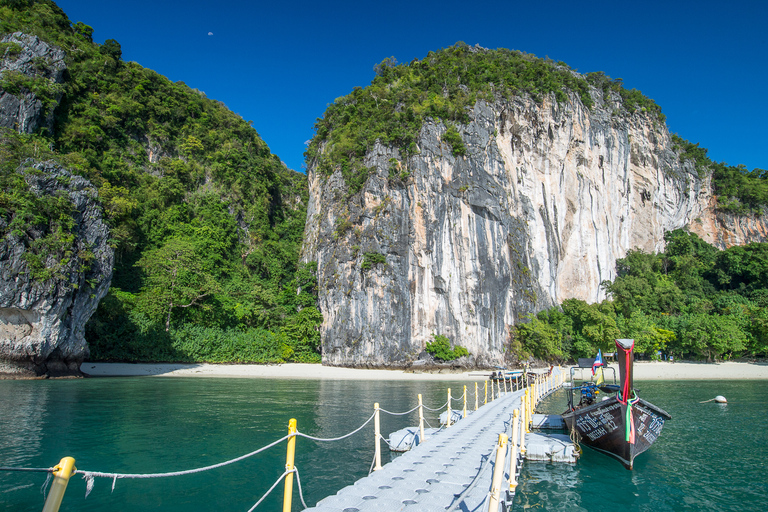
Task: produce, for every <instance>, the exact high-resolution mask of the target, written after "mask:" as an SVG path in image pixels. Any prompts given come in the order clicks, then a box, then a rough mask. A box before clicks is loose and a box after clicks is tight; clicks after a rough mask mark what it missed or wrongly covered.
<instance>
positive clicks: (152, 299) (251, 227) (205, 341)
mask: <svg viewBox="0 0 768 512" xmlns="http://www.w3.org/2000/svg"><path fill="white" fill-rule="evenodd" d="M16 31H21V32H24V33H27V34H33V35H37V36H38V37H40V39H42V40H43V41H45V42H47V43H49V44H52V45H56V46H58V47H60V48H62V49H64V50H65V51H66V55H67V57H66V63H67V66H68V70H67V72H66V75H65V83H64V84H63V85H62V86H55V87H54V86H51V85H50V84H49V85H48V88H49V89H51V90H49V91H46V90H44V89H45V87H46V83H45V82H41V83H39V84H34V83H19V80H16V81H15V82H13V83H12V81H11V79H10V78H6V79H4V80H3V82H2V83H0V87H2V88H3V89H4V90H6V91H8V92H13V91H18V90H23V89H24V88H27V89H32V88H33V87H35V88H36V92H37V91H39V92H41V94H43V96H44V97H46V96H45V94H46V93H47V97H48V98H55V96H56V94H57V93H62V94H63V96H62V100H61V104H60V105H59V106H58V108H57V109H56V111H55V120H56V121H55V129H54V133H53V134H49V133H39V134H35V135H33V136H26V135H18V134H16V133H13V132H9V131H5V132H3V133H2V134H0V137H2V148H3V150H2V153H1V154H0V165H2V181H3V183H2V184H3V196H2V202H1V203H0V207H2V211H0V214H2V215H3V217H4V219H6V221H8V222H9V223H12V224H13V226H16V227H18V226H19V225H20V223H22V220H23V219H26V220H25V221H24V222H26V224H25V225H24V226H22V228H25V227H26V228H33V227H34V226H35V224H36V223H37V224H39V225H43V224H45V223H46V222H47V220H46V219H43V218H41V217H40V216H35V215H34V212H31V214H29V215H25V209H27V210H30V209H32V210H33V209H34V208H35V206H34V205H31V204H30V203H29V201H23V200H21V199H19V198H20V197H22V196H23V195H24V192H23V190H21V189H22V188H23V185H24V183H23V181H22V180H18V179H14V176H15V175H14V171H15V169H17V168H18V167H19V166H20V164H21V163H22V162H23V161H24V159H25V158H27V157H35V158H37V159H54V160H57V161H58V162H60V163H62V164H63V165H65V166H66V167H68V168H69V169H71V170H72V171H73V172H75V173H77V174H80V175H82V176H84V177H86V178H88V179H89V180H91V181H92V182H93V183H94V185H96V186H97V187H98V189H99V196H100V198H101V201H102V204H103V207H104V213H105V215H106V217H107V218H108V222H109V224H110V227H111V232H112V236H113V245H114V247H115V252H116V257H115V260H116V268H115V273H114V279H113V281H112V288H111V290H110V292H109V295H108V296H107V297H106V298H105V299H104V300H102V302H101V304H100V305H99V309H98V311H97V313H96V315H94V317H93V318H92V319H91V321H90V322H89V324H88V326H87V332H86V338H87V340H88V341H89V344H90V347H91V352H92V356H93V358H95V359H117V360H181V361H281V360H297V361H316V360H319V354H318V349H317V346H318V343H319V333H318V332H317V331H316V329H315V327H316V326H317V324H318V322H319V321H320V320H321V316H320V313H319V312H318V310H317V308H316V307H315V295H314V283H315V277H314V273H313V268H312V266H311V265H308V266H301V265H299V263H298V251H299V248H300V244H301V238H302V234H303V228H304V221H305V218H306V202H307V197H308V191H307V182H306V176H305V175H303V174H301V173H297V172H294V171H291V170H289V169H287V168H286V167H285V165H284V164H283V163H281V162H280V160H279V158H278V157H277V156H275V155H273V154H271V153H270V150H269V148H268V147H267V145H266V144H265V143H264V141H263V140H262V139H261V138H260V137H259V135H258V133H257V132H256V131H255V130H254V129H253V127H251V126H250V124H249V123H248V122H246V121H244V120H243V119H242V118H240V117H239V116H237V115H235V114H234V113H232V112H231V111H230V110H228V109H227V108H226V107H225V106H224V105H223V104H222V103H220V102H217V101H214V100H210V99H208V98H206V97H205V95H204V94H203V93H201V92H199V91H197V90H194V89H191V88H190V87H188V86H186V85H185V84H184V83H182V82H177V83H172V82H170V81H169V80H167V79H166V78H165V77H163V76H161V75H159V74H157V73H155V72H154V71H152V70H149V69H146V68H143V67H141V66H140V65H139V64H136V63H133V62H124V61H122V60H121V48H120V44H119V43H118V42H117V41H115V40H112V39H108V40H106V41H105V43H104V44H102V45H98V44H95V43H94V42H93V41H92V34H93V29H92V28H91V27H89V26H87V25H85V24H83V23H81V22H77V23H74V24H73V23H72V22H71V21H70V20H69V19H68V18H67V16H66V15H65V14H64V12H63V11H62V10H61V9H60V8H59V7H58V6H56V5H55V4H54V3H53V2H51V1H48V0H2V1H0V33H2V34H7V33H11V32H16ZM6 46H9V45H6ZM2 50H3V51H6V50H8V48H3V49H2ZM10 51H13V48H10ZM11 78H13V77H11ZM41 87H42V89H41ZM54 104H55V103H54ZM27 213H30V212H27ZM13 222H15V223H13ZM9 225H10V224H9ZM66 225H67V222H66V219H64V220H63V221H61V222H59V223H58V224H57V226H63V228H62V229H58V228H57V229H54V230H52V233H53V234H52V235H51V236H53V237H55V236H58V237H59V239H61V240H64V239H66V237H67V229H66ZM21 231H23V229H22V230H21ZM57 233H58V234H57ZM4 234H5V233H3V235H4ZM49 245H50V247H54V248H55V247H56V244H55V243H52V244H49ZM50 247H49V248H48V249H47V250H48V252H49V253H50V254H54V253H55V251H54V250H53V249H50ZM56 254H58V253H56ZM58 257H65V255H64V254H63V253H62V254H58ZM38 277H39V278H40V279H45V278H47V277H50V276H49V275H48V274H45V272H43V270H41V271H40V273H39V275H38ZM297 291H298V292H299V293H298V294H297Z"/></svg>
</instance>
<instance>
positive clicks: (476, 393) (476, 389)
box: [475, 382, 477, 410]
mask: <svg viewBox="0 0 768 512" xmlns="http://www.w3.org/2000/svg"><path fill="white" fill-rule="evenodd" d="M475 410H477V382H475Z"/></svg>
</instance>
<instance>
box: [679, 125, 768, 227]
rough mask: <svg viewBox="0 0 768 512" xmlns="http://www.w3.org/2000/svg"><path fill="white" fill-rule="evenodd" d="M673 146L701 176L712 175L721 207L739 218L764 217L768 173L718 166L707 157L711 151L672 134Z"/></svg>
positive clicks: (714, 188)
mask: <svg viewBox="0 0 768 512" xmlns="http://www.w3.org/2000/svg"><path fill="white" fill-rule="evenodd" d="M672 143H673V147H674V148H675V149H677V150H678V151H679V152H680V158H681V159H683V160H690V161H692V162H693V163H694V165H695V166H696V169H697V171H698V173H699V176H705V175H710V174H711V175H712V189H713V191H714V193H715V195H716V196H717V208H718V209H719V210H721V211H724V212H729V213H733V214H736V215H762V214H763V213H765V211H766V207H768V171H766V170H764V169H758V168H755V169H752V170H751V171H749V170H747V168H746V167H745V166H743V165H728V164H726V163H723V162H720V163H716V162H713V161H712V160H710V159H709V157H708V156H707V149H706V148H702V147H699V145H698V144H693V143H691V142H689V141H687V140H685V139H683V138H682V137H680V136H679V135H675V134H673V135H672Z"/></svg>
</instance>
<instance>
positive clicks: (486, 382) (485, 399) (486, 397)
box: [483, 381, 488, 405]
mask: <svg viewBox="0 0 768 512" xmlns="http://www.w3.org/2000/svg"><path fill="white" fill-rule="evenodd" d="M487 403H488V381H485V398H484V399H483V405H485V404H487Z"/></svg>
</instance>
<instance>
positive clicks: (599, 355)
mask: <svg viewBox="0 0 768 512" xmlns="http://www.w3.org/2000/svg"><path fill="white" fill-rule="evenodd" d="M598 366H603V351H602V350H599V349H598V351H597V357H596V358H595V362H594V363H592V375H594V374H595V369H597V367H598Z"/></svg>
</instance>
